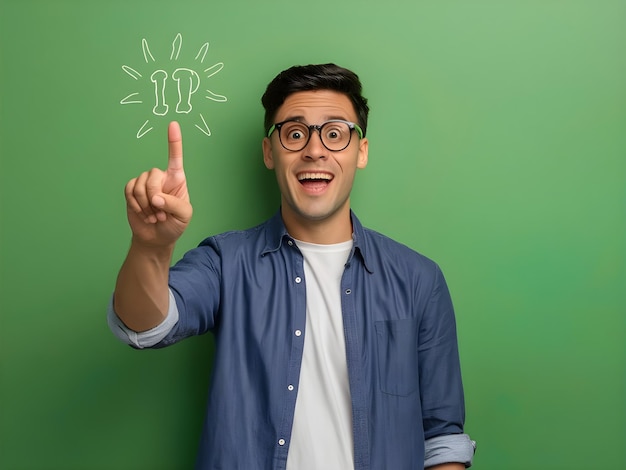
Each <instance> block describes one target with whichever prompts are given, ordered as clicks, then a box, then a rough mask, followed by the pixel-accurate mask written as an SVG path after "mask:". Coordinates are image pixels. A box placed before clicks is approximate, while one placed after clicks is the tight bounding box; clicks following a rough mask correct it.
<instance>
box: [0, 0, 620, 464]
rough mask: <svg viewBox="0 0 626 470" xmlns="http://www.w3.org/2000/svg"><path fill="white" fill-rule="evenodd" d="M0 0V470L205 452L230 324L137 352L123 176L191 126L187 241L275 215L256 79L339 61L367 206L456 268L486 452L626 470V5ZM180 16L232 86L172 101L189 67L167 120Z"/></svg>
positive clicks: (378, 220) (381, 221)
mask: <svg viewBox="0 0 626 470" xmlns="http://www.w3.org/2000/svg"><path fill="white" fill-rule="evenodd" d="M0 5H1V6H0V41H1V42H0V46H1V49H0V51H1V56H0V72H1V75H0V152H1V167H0V204H1V206H0V209H1V220H0V255H1V258H0V262H1V265H0V302H1V303H0V312H1V324H0V341H1V343H0V348H1V349H0V354H1V355H0V361H1V364H0V366H1V375H0V380H1V382H0V394H1V395H0V468H3V469H7V470H18V469H63V470H70V469H80V470H85V469H88V470H90V469H94V470H95V469H106V470H110V469H120V470H124V469H132V470H136V469H137V470H138V469H179V468H180V469H183V468H191V467H192V464H193V461H194V458H195V453H196V448H197V439H198V435H199V432H200V427H201V423H202V416H203V410H204V406H205V397H206V387H207V385H208V381H209V379H208V371H209V369H210V364H211V357H212V352H213V343H212V338H210V336H205V337H201V338H193V339H191V340H188V341H186V342H184V343H181V344H178V345H176V346H173V347H171V348H169V349H165V350H160V351H145V352H137V351H134V350H132V349H131V348H128V347H126V346H124V345H122V344H121V343H119V342H118V341H117V340H116V339H115V338H114V337H113V336H112V334H111V333H110V332H109V330H108V328H107V326H106V321H105V308H106V305H107V302H108V300H109V298H110V295H111V292H112V289H113V285H114V281H115V277H116V273H117V269H118V267H119V265H120V264H121V262H122V259H123V257H124V255H125V252H126V249H127V247H128V242H129V230H128V227H127V224H126V220H125V206H124V198H123V187H124V185H125V183H126V181H127V180H129V179H130V178H132V177H133V176H135V175H137V174H139V173H140V172H141V171H144V170H146V169H149V168H151V167H154V166H160V167H163V166H164V165H165V164H166V160H167V146H166V126H167V122H168V121H169V120H173V119H176V120H179V121H180V122H181V125H182V129H183V134H184V139H185V140H184V145H185V157H186V161H185V165H186V170H187V174H188V178H189V186H190V191H191V197H192V202H193V203H194V211H195V212H194V220H193V221H192V224H191V226H190V228H189V230H188V232H187V233H186V234H185V235H184V236H183V238H182V240H181V241H180V243H179V246H178V252H177V256H180V255H181V254H182V253H183V252H184V251H186V250H187V249H189V248H191V247H193V246H195V245H196V244H197V243H198V242H199V241H200V240H201V239H202V238H204V237H205V236H207V235H209V234H212V233H217V232H221V231H224V230H229V229H238V228H246V227H249V226H251V225H254V224H256V223H258V222H260V221H262V220H263V219H264V218H266V217H267V216H269V215H270V214H272V213H273V212H274V211H275V209H276V208H277V204H278V194H277V191H276V189H275V187H274V186H275V185H274V180H273V175H272V174H271V173H270V172H268V171H267V170H265V168H264V166H263V164H262V155H261V145H260V141H261V138H262V108H261V105H260V96H261V94H262V93H263V91H264V88H265V85H266V84H267V82H269V80H271V78H272V77H273V76H274V75H275V74H276V73H277V72H278V71H280V70H282V69H284V68H286V67H288V66H290V65H293V64H304V63H318V62H327V61H333V62H336V63H339V64H341V65H344V66H346V67H349V68H352V69H354V70H355V71H356V72H357V73H358V74H359V75H360V77H361V79H362V81H363V83H364V87H365V90H364V91H365V94H366V96H367V97H368V98H369V100H370V105H371V109H372V111H371V119H370V126H369V132H368V136H369V138H370V162H369V165H368V167H367V168H366V169H365V170H363V171H361V172H360V173H359V175H358V177H357V183H356V186H355V189H354V193H353V199H352V200H353V207H354V209H355V210H356V212H357V214H358V215H359V216H360V218H361V220H362V221H363V223H364V224H365V225H367V226H369V227H371V228H374V229H377V230H380V231H382V232H384V233H386V234H388V235H390V236H392V237H394V238H396V239H398V240H399V241H401V242H404V243H406V244H408V245H410V246H412V247H413V248H415V249H417V250H418V251H420V252H422V253H424V254H425V255H427V256H429V257H431V258H433V259H435V260H436V261H437V262H438V263H439V264H440V265H441V267H442V268H443V270H444V273H445V274H446V277H447V279H448V282H449V285H450V289H451V291H452V294H453V299H454V302H455V307H456V310H457V319H458V325H459V341H460V348H461V355H462V364H463V373H464V381H465V388H466V399H467V427H466V429H467V432H468V433H470V434H471V436H472V437H473V438H474V439H476V440H477V441H478V451H477V454H476V458H475V468H477V469H483V470H487V469H491V470H496V469H498V470H501V469H534V470H539V469H546V470H553V469H585V470H587V469H600V468H626V445H625V442H626V424H625V422H626V405H625V401H626V400H625V397H626V346H625V345H626V341H625V339H626V334H625V333H626V322H625V313H626V312H625V306H626V302H625V301H626V298H625V297H626V272H625V266H626V262H625V261H626V260H625V255H626V246H625V245H626V244H625V241H626V189H625V188H626V48H625V45H626V2H624V1H600V0H589V1H565V0H561V1H554V0H542V1H499V0H492V1H487V0H485V1H455V0H437V1H435V0H432V1H416V0H412V1H409V0H404V1H399V0H386V1H380V0H378V1H366V0H362V1H337V0H333V1H328V0H320V1H318V2H295V1H278V0H267V1H263V2H256V1H249V2H238V1H219V2H218V1H215V2H208V1H205V2H199V1H190V0H180V1H176V2H174V1H168V2H162V1H147V0H145V1H133V0H124V1H119V0H115V1H111V0H109V1H106V2H104V1H103V2H83V1H78V0H76V1H70V0H63V1H61V0H58V1H50V0H46V1H43V0H42V1H32V0H30V1H28V0H2V2H1V3H0ZM178 33H180V34H181V36H182V38H183V43H182V48H181V53H180V56H179V60H178V61H177V62H176V64H180V65H182V66H188V67H190V68H195V69H198V68H199V67H198V63H197V61H194V57H195V55H196V53H197V52H198V50H199V48H200V47H201V45H202V44H204V43H205V42H209V43H210V48H209V50H208V53H207V56H206V60H205V64H207V65H212V64H215V63H218V62H223V63H224V68H223V70H222V71H221V72H220V73H218V74H216V75H214V76H213V77H211V78H210V79H205V80H203V81H202V87H203V88H202V90H204V89H210V90H211V91H212V92H214V93H217V94H220V95H224V96H226V97H227V98H228V101H226V102H223V103H218V102H214V101H211V100H207V99H204V98H203V97H202V96H201V94H200V92H198V94H197V95H194V101H193V105H194V112H192V113H190V114H188V115H184V114H175V113H174V112H173V101H174V100H175V96H174V95H172V91H173V88H172V85H170V88H169V89H168V90H169V93H170V94H169V95H168V100H169V102H170V104H171V108H172V109H171V110H170V113H169V114H168V115H167V116H163V117H160V116H155V115H153V114H152V113H151V109H152V106H153V100H154V98H153V97H151V95H150V93H154V92H153V91H151V86H152V84H151V82H150V81H149V80H148V77H149V76H150V73H151V72H152V71H153V69H156V67H159V68H163V69H167V70H172V68H173V66H174V62H173V61H170V53H171V50H172V42H173V40H174V38H175V36H176V34H178ZM144 38H145V39H146V41H147V42H148V44H149V47H150V50H151V52H152V54H153V55H154V57H155V63H146V62H145V61H144V58H143V53H142V48H141V41H142V39H144ZM122 65H128V66H131V67H133V68H135V69H136V70H137V71H139V72H141V73H142V77H143V78H142V79H139V80H134V79H133V78H132V77H130V76H129V75H128V74H126V73H124V71H123V70H122ZM170 83H171V82H170ZM133 92H138V93H140V94H141V96H142V98H143V99H144V102H143V103H142V104H136V105H121V104H120V100H122V98H124V97H125V96H127V95H128V94H130V93H133ZM196 112H197V113H202V115H203V116H204V117H205V119H206V122H207V124H208V126H209V127H210V129H211V132H212V135H211V136H210V137H207V136H205V135H204V134H202V133H201V132H200V131H198V130H197V129H196V128H195V124H197V123H198V122H199V121H198V114H196ZM146 120H149V121H150V125H151V126H152V127H153V128H154V129H153V130H152V131H151V132H149V133H148V134H146V135H145V136H143V137H142V138H140V139H138V138H137V137H136V133H137V131H138V130H139V128H140V127H141V125H142V124H143V123H144V122H145V121H146Z"/></svg>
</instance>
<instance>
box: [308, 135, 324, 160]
mask: <svg viewBox="0 0 626 470" xmlns="http://www.w3.org/2000/svg"><path fill="white" fill-rule="evenodd" d="M320 132H321V130H320V129H311V137H310V138H309V141H308V142H307V144H306V147H304V153H303V156H304V158H306V159H309V160H317V159H320V158H326V157H327V156H328V155H327V152H328V149H327V148H326V146H324V144H323V143H322V135H321V134H320Z"/></svg>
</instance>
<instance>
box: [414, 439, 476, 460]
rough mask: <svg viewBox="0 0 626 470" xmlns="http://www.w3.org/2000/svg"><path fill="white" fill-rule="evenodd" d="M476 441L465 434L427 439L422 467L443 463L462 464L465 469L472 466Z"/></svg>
mask: <svg viewBox="0 0 626 470" xmlns="http://www.w3.org/2000/svg"><path fill="white" fill-rule="evenodd" d="M475 451H476V441H472V440H471V439H470V437H469V436H468V435H467V434H449V435H446V436H437V437H433V438H431V439H428V440H427V441H426V443H425V455H424V467H425V468H428V467H432V466H434V465H440V464H444V463H462V464H463V465H465V467H466V468H469V467H471V466H472V461H473V459H474V452H475Z"/></svg>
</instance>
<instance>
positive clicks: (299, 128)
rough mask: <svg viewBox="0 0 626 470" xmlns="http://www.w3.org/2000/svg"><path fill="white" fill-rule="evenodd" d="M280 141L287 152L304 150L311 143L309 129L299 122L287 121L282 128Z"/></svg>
mask: <svg viewBox="0 0 626 470" xmlns="http://www.w3.org/2000/svg"><path fill="white" fill-rule="evenodd" d="M280 141H281V143H282V144H283V145H284V146H285V148H286V149H287V150H293V151H298V150H302V149H303V148H304V147H305V146H306V144H307V142H308V141H309V128H308V127H307V126H306V125H304V124H303V123H301V122H298V121H287V122H285V123H283V124H282V126H281V128H280Z"/></svg>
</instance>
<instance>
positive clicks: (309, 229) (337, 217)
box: [281, 206, 352, 245]
mask: <svg viewBox="0 0 626 470" xmlns="http://www.w3.org/2000/svg"><path fill="white" fill-rule="evenodd" d="M281 215H282V217H283V223H284V224H285V227H286V228H287V232H289V235H291V236H292V237H293V238H295V239H297V240H301V241H303V242H308V243H316V244H318V245H331V244H334V243H341V242H347V241H349V240H352V220H351V218H350V209H349V207H348V208H347V210H342V211H338V212H337V213H335V214H333V215H331V216H330V217H327V218H324V219H320V220H311V219H306V218H304V217H302V216H300V215H298V214H294V213H293V212H290V211H289V210H285V207H284V206H283V208H282V209H281Z"/></svg>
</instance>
